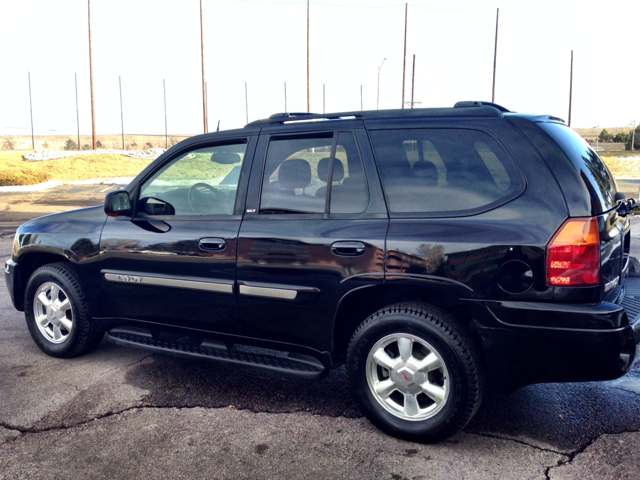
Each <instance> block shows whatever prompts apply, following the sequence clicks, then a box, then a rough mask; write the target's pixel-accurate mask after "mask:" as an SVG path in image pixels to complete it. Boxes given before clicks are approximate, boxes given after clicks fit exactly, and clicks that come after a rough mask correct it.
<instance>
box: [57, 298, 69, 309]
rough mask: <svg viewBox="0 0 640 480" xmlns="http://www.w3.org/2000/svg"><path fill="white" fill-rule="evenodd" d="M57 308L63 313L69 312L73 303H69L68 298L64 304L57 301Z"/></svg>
mask: <svg viewBox="0 0 640 480" xmlns="http://www.w3.org/2000/svg"><path fill="white" fill-rule="evenodd" d="M55 303H56V306H57V307H58V309H60V310H63V311H67V310H69V309H70V308H71V302H69V299H68V298H65V299H64V300H63V301H62V302H59V301H57V300H56V302H55Z"/></svg>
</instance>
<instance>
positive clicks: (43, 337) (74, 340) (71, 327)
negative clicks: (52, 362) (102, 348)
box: [24, 263, 104, 358]
mask: <svg viewBox="0 0 640 480" xmlns="http://www.w3.org/2000/svg"><path fill="white" fill-rule="evenodd" d="M24 305H25V319H26V322H27V327H28V328H29V333H31V337H32V338H33V340H34V341H35V343H36V345H38V347H39V348H40V350H42V351H43V352H44V353H46V354H47V355H51V356H53V357H61V358H72V357H77V356H79V355H82V354H84V353H87V352H88V351H90V350H92V349H94V348H95V347H97V346H98V345H99V344H100V341H101V340H102V337H103V336H104V332H99V331H96V330H95V329H94V328H93V327H92V325H91V319H90V316H89V311H88V307H87V302H86V299H85V296H84V293H83V292H82V289H81V288H80V283H79V282H78V279H77V277H76V275H75V273H74V272H73V270H72V269H71V268H70V267H69V266H68V265H66V264H63V263H54V264H51V265H45V266H43V267H40V268H39V269H37V270H36V271H35V272H33V274H32V275H31V277H30V278H29V282H28V283H27V289H26V292H25V302H24Z"/></svg>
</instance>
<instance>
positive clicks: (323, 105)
mask: <svg viewBox="0 0 640 480" xmlns="http://www.w3.org/2000/svg"><path fill="white" fill-rule="evenodd" d="M324 98H325V97H324V83H323V84H322V113H324Z"/></svg>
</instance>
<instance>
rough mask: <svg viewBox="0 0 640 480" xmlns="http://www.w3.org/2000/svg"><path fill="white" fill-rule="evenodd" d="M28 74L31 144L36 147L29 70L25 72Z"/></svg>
mask: <svg viewBox="0 0 640 480" xmlns="http://www.w3.org/2000/svg"><path fill="white" fill-rule="evenodd" d="M27 74H28V75H29V114H30V115H31V146H32V147H33V149H34V150H35V149H36V141H35V139H34V138H33V103H32V102H31V72H27Z"/></svg>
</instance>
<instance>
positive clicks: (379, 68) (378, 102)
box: [376, 58, 386, 110]
mask: <svg viewBox="0 0 640 480" xmlns="http://www.w3.org/2000/svg"><path fill="white" fill-rule="evenodd" d="M385 60H386V58H383V59H382V63H381V64H380V66H379V67H378V98H377V100H376V110H380V72H381V71H382V66H383V65H384V61H385Z"/></svg>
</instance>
